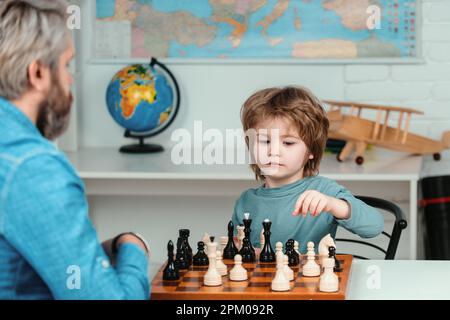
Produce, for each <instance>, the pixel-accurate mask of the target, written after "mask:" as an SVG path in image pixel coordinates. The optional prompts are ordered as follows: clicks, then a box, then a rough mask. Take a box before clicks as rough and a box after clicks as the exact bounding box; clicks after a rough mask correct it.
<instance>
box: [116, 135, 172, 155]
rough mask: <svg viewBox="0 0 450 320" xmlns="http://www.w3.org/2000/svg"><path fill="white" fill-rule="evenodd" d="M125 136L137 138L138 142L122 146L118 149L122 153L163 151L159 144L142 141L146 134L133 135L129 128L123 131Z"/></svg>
mask: <svg viewBox="0 0 450 320" xmlns="http://www.w3.org/2000/svg"><path fill="white" fill-rule="evenodd" d="M125 138H135V139H139V143H138V144H130V145H126V146H122V147H121V148H120V149H119V151H120V152H122V153H156V152H162V151H164V148H163V147H162V146H160V145H159V144H147V143H144V139H145V138H147V137H146V136H138V135H133V134H132V133H131V132H130V131H129V130H127V131H125Z"/></svg>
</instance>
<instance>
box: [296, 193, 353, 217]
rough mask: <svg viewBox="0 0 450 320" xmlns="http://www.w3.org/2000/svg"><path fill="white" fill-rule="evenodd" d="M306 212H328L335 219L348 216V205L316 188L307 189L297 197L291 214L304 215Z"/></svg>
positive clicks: (315, 213)
mask: <svg viewBox="0 0 450 320" xmlns="http://www.w3.org/2000/svg"><path fill="white" fill-rule="evenodd" d="M308 212H309V213H310V214H311V215H312V216H313V217H315V216H317V215H319V214H321V213H322V212H330V213H331V214H332V215H333V216H334V217H335V218H337V219H348V218H350V206H349V204H348V203H347V202H346V201H344V200H341V199H336V198H333V197H330V196H327V195H325V194H323V193H320V192H319V191H316V190H307V191H305V192H303V193H302V194H301V195H300V197H299V198H298V200H297V202H296V204H295V208H294V211H293V212H292V215H294V216H298V215H302V216H303V217H306V215H307V214H308Z"/></svg>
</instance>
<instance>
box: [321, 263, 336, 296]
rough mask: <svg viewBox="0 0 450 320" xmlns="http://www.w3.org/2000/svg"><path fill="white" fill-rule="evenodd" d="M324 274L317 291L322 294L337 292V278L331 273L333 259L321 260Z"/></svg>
mask: <svg viewBox="0 0 450 320" xmlns="http://www.w3.org/2000/svg"><path fill="white" fill-rule="evenodd" d="M323 267H324V272H323V274H322V276H321V277H320V282H319V290H320V291H322V292H336V291H338V290H339V278H338V276H337V275H336V274H335V273H334V272H333V268H334V259H333V258H324V259H323Z"/></svg>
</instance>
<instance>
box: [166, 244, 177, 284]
mask: <svg viewBox="0 0 450 320" xmlns="http://www.w3.org/2000/svg"><path fill="white" fill-rule="evenodd" d="M178 279H180V272H179V271H178V266H177V265H176V264H175V263H174V260H173V242H172V240H170V241H169V243H168V244H167V265H166V267H165V268H164V271H163V280H178Z"/></svg>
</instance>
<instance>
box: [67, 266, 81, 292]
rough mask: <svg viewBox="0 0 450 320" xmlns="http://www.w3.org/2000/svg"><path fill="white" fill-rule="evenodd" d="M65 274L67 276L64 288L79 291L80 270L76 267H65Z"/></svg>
mask: <svg viewBox="0 0 450 320" xmlns="http://www.w3.org/2000/svg"><path fill="white" fill-rule="evenodd" d="M66 273H67V274H68V275H69V276H68V277H67V280H66V286H67V289H69V290H80V289H81V269H80V267H79V266H77V265H71V266H68V267H67V270H66Z"/></svg>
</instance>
